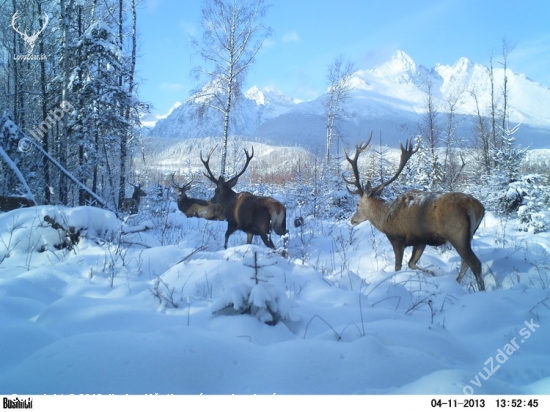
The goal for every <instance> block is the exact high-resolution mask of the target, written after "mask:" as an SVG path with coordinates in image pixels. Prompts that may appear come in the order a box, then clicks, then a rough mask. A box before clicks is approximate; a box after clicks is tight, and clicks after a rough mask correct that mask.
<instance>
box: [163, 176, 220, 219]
mask: <svg viewBox="0 0 550 412" xmlns="http://www.w3.org/2000/svg"><path fill="white" fill-rule="evenodd" d="M193 181H194V177H193V176H191V180H190V181H189V182H187V183H184V184H183V185H181V186H180V185H178V184H177V183H176V181H175V179H174V175H173V174H172V187H174V189H176V192H177V193H178V209H179V210H181V211H182V212H183V214H185V216H187V217H200V218H203V219H207V220H225V216H224V214H223V208H222V206H221V205H219V204H216V203H213V202H212V201H210V200H204V199H195V198H192V197H189V196H187V193H186V192H187V190H189V189H190V188H191V185H192V184H193Z"/></svg>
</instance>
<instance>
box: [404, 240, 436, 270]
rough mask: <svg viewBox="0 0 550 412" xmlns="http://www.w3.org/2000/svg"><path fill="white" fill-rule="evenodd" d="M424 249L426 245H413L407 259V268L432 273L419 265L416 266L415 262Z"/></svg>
mask: <svg viewBox="0 0 550 412" xmlns="http://www.w3.org/2000/svg"><path fill="white" fill-rule="evenodd" d="M424 249H426V245H414V246H413V250H412V255H411V259H410V260H409V268H411V269H415V270H421V271H423V272H427V273H429V274H431V275H433V274H434V273H433V272H431V271H429V270H427V269H422V268H421V267H418V266H417V265H416V263H417V262H418V261H419V260H420V256H422V253H424Z"/></svg>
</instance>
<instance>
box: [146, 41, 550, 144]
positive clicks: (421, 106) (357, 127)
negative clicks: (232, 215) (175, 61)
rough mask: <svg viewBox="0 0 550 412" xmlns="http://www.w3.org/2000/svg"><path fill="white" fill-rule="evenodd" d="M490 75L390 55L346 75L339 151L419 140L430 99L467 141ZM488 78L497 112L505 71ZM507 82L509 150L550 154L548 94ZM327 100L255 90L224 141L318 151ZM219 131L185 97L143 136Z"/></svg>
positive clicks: (483, 105)
mask: <svg viewBox="0 0 550 412" xmlns="http://www.w3.org/2000/svg"><path fill="white" fill-rule="evenodd" d="M489 75H490V70H489V69H488V68H487V67H485V66H483V65H481V64H478V63H472V62H470V61H469V60H468V59H466V58H461V59H459V60H458V61H457V62H456V63H455V64H454V65H452V66H446V65H439V64H438V65H436V66H435V67H433V68H431V69H428V68H426V67H424V66H422V65H417V64H416V63H415V62H414V61H413V60H412V59H411V58H410V57H409V56H408V55H407V54H406V53H404V52H403V51H397V52H396V53H395V54H394V55H393V56H392V58H391V59H390V60H388V61H387V62H385V63H383V64H381V65H379V66H376V67H374V68H372V69H367V70H358V71H356V72H355V73H354V74H353V75H352V77H351V79H350V80H349V81H350V83H349V84H350V86H351V90H350V93H349V98H348V99H347V100H346V102H345V113H346V115H347V116H346V117H345V118H344V119H342V121H340V123H339V127H338V132H339V134H340V135H341V136H342V137H343V140H344V142H345V144H354V143H355V142H357V141H360V140H362V139H365V138H366V137H368V135H370V133H371V132H374V133H375V135H376V136H377V138H378V137H379V138H380V141H381V143H382V144H384V145H388V146H394V145H396V144H397V142H398V141H404V140H405V139H407V138H409V137H413V136H415V135H417V134H420V125H421V124H422V122H423V119H424V118H425V116H426V112H427V101H428V96H431V97H432V102H433V104H434V107H435V111H436V112H437V113H438V114H437V117H436V120H437V125H438V128H439V129H440V130H442V131H443V130H445V129H446V127H447V124H448V117H449V116H448V115H449V113H451V110H450V107H451V106H452V107H453V109H452V112H453V114H454V116H455V117H454V119H455V120H454V121H455V127H456V131H455V135H456V136H457V137H461V138H464V139H465V140H468V139H469V138H470V137H471V136H473V135H474V134H475V125H476V121H477V118H478V116H477V113H478V108H479V112H480V113H481V115H482V116H488V115H489V113H490V105H491V93H490V77H489ZM493 78H494V86H495V87H494V89H495V96H496V103H497V107H500V106H501V102H502V97H501V96H502V85H503V84H504V78H505V72H504V69H503V68H499V67H497V68H493ZM506 78H507V88H508V91H509V97H508V105H509V110H508V113H509V119H510V124H511V126H514V125H516V124H518V123H521V126H520V128H519V131H518V132H517V133H516V134H515V137H516V142H517V143H519V144H521V145H522V146H524V147H527V146H529V147H531V148H550V110H548V108H549V107H550V90H549V89H548V88H546V87H544V86H542V85H540V84H539V83H536V82H533V81H532V80H530V79H529V78H527V77H526V76H525V75H523V74H518V73H515V72H513V71H512V70H510V69H507V70H506ZM204 87H205V88H208V87H214V86H212V84H208V85H206V86H204ZM428 91H429V93H428ZM202 92H204V90H202ZM199 93H201V92H199ZM327 96H328V95H327V94H323V95H321V96H319V97H318V98H317V99H314V100H311V101H307V102H300V101H297V100H295V99H292V98H289V97H287V96H285V95H283V94H282V93H280V92H278V91H277V90H274V89H271V88H265V89H259V88H258V87H256V86H254V87H252V88H251V89H249V90H248V91H246V92H245V93H244V94H243V95H242V96H241V97H242V98H240V99H238V100H237V103H236V104H235V106H234V109H233V110H232V112H231V123H230V134H231V135H238V136H243V137H246V138H248V139H253V140H260V141H263V142H265V143H269V144H273V145H299V146H302V147H305V148H308V149H310V150H311V149H314V151H316V150H319V149H320V148H322V147H323V145H324V141H325V134H326V126H325V122H326V104H325V102H326V100H327ZM474 96H475V98H474ZM222 124H223V122H222V119H221V115H220V114H219V113H218V112H216V111H214V110H211V109H210V110H206V111H201V110H200V104H199V103H198V102H197V99H196V96H191V97H190V98H189V99H187V100H186V101H185V102H183V103H177V104H176V105H175V106H174V107H173V108H172V109H171V112H170V113H169V114H168V115H167V116H166V117H165V118H163V119H161V120H159V121H158V122H157V123H156V125H155V126H154V127H153V128H152V129H151V130H150V132H149V136H150V137H159V138H164V139H167V138H169V139H178V140H181V139H190V138H201V137H207V136H209V137H213V136H214V137H215V136H220V135H221V130H222Z"/></svg>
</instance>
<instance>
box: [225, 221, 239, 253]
mask: <svg viewBox="0 0 550 412" xmlns="http://www.w3.org/2000/svg"><path fill="white" fill-rule="evenodd" d="M236 230H237V225H230V224H229V223H228V224H227V230H226V231H225V243H224V245H223V247H224V248H225V249H227V241H228V240H229V236H231V235H232V234H233V233H235V231H236Z"/></svg>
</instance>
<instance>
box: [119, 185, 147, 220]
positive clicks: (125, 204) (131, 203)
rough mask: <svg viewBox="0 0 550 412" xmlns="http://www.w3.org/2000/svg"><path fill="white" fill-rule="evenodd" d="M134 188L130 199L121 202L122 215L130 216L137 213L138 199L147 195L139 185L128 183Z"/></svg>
mask: <svg viewBox="0 0 550 412" xmlns="http://www.w3.org/2000/svg"><path fill="white" fill-rule="evenodd" d="M130 184H131V185H132V186H133V187H134V193H132V197H129V198H126V199H123V200H122V204H121V207H122V210H123V211H124V213H130V214H132V215H135V214H136V213H137V212H139V202H140V198H141V197H142V196H147V193H145V192H144V191H143V190H142V189H141V184H137V185H134V184H132V183H130Z"/></svg>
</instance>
